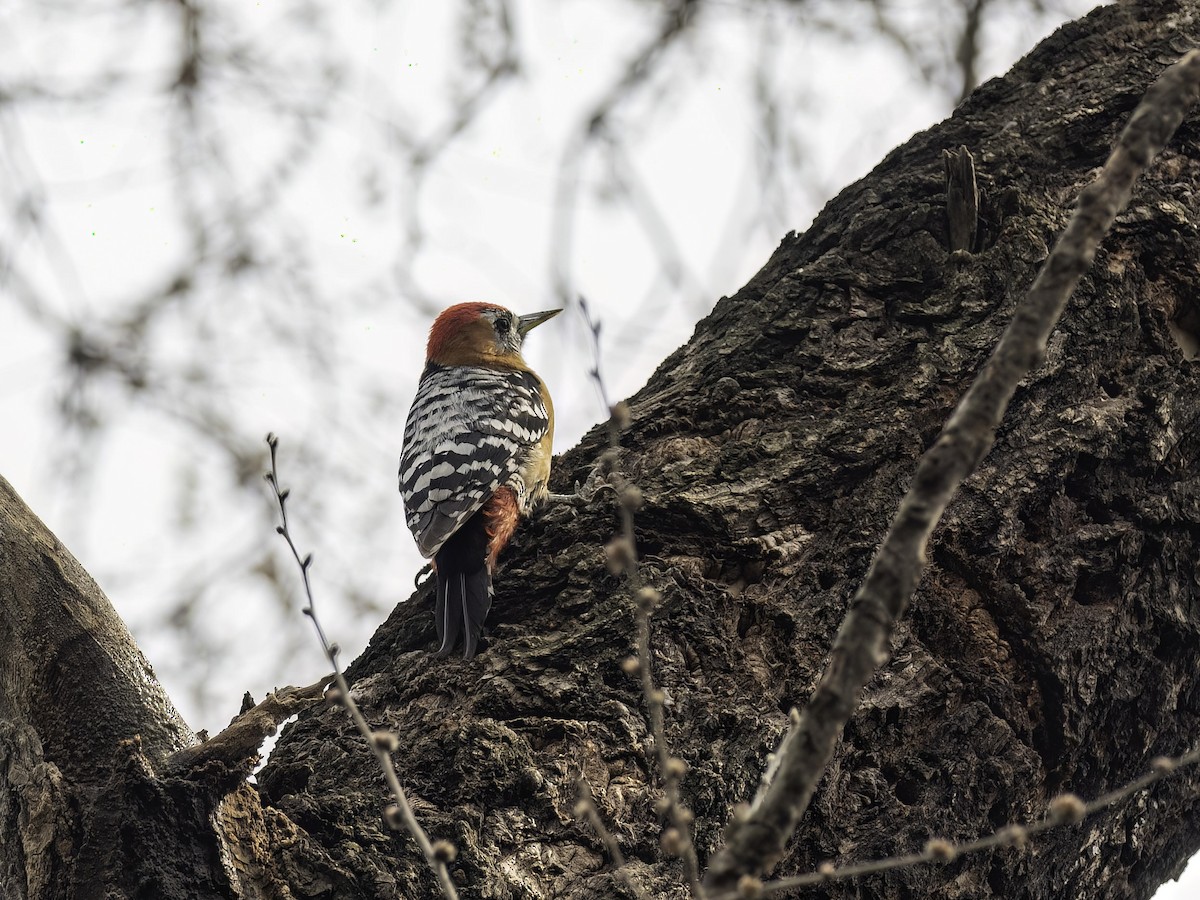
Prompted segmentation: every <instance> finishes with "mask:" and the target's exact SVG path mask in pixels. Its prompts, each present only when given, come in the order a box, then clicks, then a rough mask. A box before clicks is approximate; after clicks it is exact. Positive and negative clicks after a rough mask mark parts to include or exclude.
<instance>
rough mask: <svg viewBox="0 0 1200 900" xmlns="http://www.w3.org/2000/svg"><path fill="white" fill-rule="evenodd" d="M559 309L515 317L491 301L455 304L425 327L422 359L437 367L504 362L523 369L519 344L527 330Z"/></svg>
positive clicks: (555, 313)
mask: <svg viewBox="0 0 1200 900" xmlns="http://www.w3.org/2000/svg"><path fill="white" fill-rule="evenodd" d="M560 312H562V310H561V309H549V310H546V311H545V312H536V313H529V314H527V315H524V316H518V315H516V314H515V313H513V312H512V311H510V310H507V309H505V308H504V307H503V306H497V305H496V304H494V303H459V304H457V305H455V306H451V307H449V308H448V309H445V310H443V311H442V314H441V315H439V316H438V317H437V319H436V320H435V321H434V323H433V327H432V328H431V329H429V346H428V348H427V350H426V354H425V358H426V360H427V361H428V362H431V363H436V364H437V365H441V366H462V365H481V364H482V365H488V364H495V365H508V366H519V367H521V368H524V361H523V360H522V359H521V343H522V341H524V339H525V335H527V334H528V333H529V332H530V330H531V329H533V328H535V327H537V326H538V325H541V324H542V323H543V322H545V321H546V320H547V319H552V318H554V316H557V315H558V314H559V313H560Z"/></svg>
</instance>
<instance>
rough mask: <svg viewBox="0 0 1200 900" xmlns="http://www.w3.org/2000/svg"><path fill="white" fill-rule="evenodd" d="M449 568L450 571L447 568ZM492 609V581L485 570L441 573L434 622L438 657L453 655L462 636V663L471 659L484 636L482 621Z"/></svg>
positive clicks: (483, 567) (439, 572) (439, 570)
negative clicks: (463, 660)
mask: <svg viewBox="0 0 1200 900" xmlns="http://www.w3.org/2000/svg"><path fill="white" fill-rule="evenodd" d="M446 568H448V567H446ZM491 606H492V578H491V575H490V574H489V573H488V570H487V567H486V566H480V567H479V568H478V569H477V570H476V571H474V572H464V571H461V570H459V571H444V570H443V568H442V567H439V569H438V586H437V601H436V603H435V604H434V619H435V622H436V624H437V633H438V642H439V643H440V645H441V646H440V647H439V648H438V651H437V655H438V656H448V655H449V654H450V653H451V652H453V650H454V647H455V645H456V644H457V643H458V640H459V636H460V635H461V636H462V643H463V659H471V658H472V657H473V656H475V651H476V649H477V648H478V647H479V639H480V638H481V637H482V636H483V621H484V619H486V618H487V614H488V610H489V609H491Z"/></svg>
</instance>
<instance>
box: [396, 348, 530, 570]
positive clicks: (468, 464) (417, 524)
mask: <svg viewBox="0 0 1200 900" xmlns="http://www.w3.org/2000/svg"><path fill="white" fill-rule="evenodd" d="M538 387H539V383H538V380H537V376H535V375H533V374H532V373H529V372H520V371H508V372H502V371H496V370H494V369H485V368H476V367H473V366H448V367H441V366H434V365H430V366H428V367H427V368H426V369H425V372H424V374H423V375H422V376H421V384H420V386H419V387H418V388H417V396H416V399H414V400H413V405H412V409H411V410H410V411H409V413H408V424H407V425H406V426H405V428H404V450H403V452H402V453H401V456H400V493H401V495H402V496H403V497H404V510H405V514H406V518H407V520H408V527H409V529H410V530H411V531H412V533H413V536H414V537H415V538H416V539H417V547H418V549H419V550H420V551H421V554H422V555H423V556H424V557H425V558H426V559H432V558H433V557H434V555H435V554H436V553H437V552H438V550H439V549H441V546H442V544H444V543H445V542H446V541H447V540H448V539H449V537H450V536H451V535H452V534H454V532H455V531H457V530H458V529H459V527H460V526H462V524H463V523H464V522H466V521H467V519H469V518H470V517H471V516H472V515H474V514H475V513H476V512H477V511H478V510H479V509H480V508H481V507H482V506H483V505H484V504H485V503H486V502H487V501H488V499H489V498H490V497H491V496H492V494H494V493H495V492H496V490H497V489H498V488H500V487H502V486H504V485H506V484H510V483H512V482H513V481H514V476H515V475H516V474H517V473H518V472H519V471H520V468H521V463H522V460H523V457H524V456H525V454H526V453H527V452H528V451H529V450H530V448H532V447H533V446H534V445H536V444H537V442H538V441H539V440H541V438H542V436H543V435H544V434H545V433H546V430H547V428H549V416H548V415H547V413H546V406H545V404H544V403H543V402H542V397H541V394H540V392H539V390H538ZM517 480H519V479H517Z"/></svg>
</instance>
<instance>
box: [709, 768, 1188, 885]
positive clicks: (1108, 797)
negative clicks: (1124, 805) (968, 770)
mask: <svg viewBox="0 0 1200 900" xmlns="http://www.w3.org/2000/svg"><path fill="white" fill-rule="evenodd" d="M1198 762H1200V750H1192V751H1191V752H1189V753H1185V754H1184V755H1182V756H1176V757H1170V756H1160V757H1157V758H1155V759H1154V760H1152V761H1151V763H1150V771H1149V772H1147V773H1146V774H1145V775H1142V776H1141V777H1139V778H1135V779H1134V780H1133V781H1131V782H1129V783H1128V784H1126V785H1123V786H1122V787H1119V788H1117V789H1115V790H1112V791H1109V792H1108V793H1107V794H1101V795H1100V796H1099V797H1097V798H1096V799H1095V800H1093V801H1091V802H1090V803H1085V802H1084V801H1083V800H1081V799H1080V798H1079V797H1078V796H1076V795H1075V794H1060V795H1059V796H1057V797H1055V798H1054V799H1053V800H1051V801H1050V804H1049V808H1048V810H1047V812H1046V815H1044V816H1043V817H1042V818H1040V819H1038V820H1037V821H1035V822H1029V823H1026V824H1012V825H1006V826H1005V827H1003V828H1001V829H999V830H998V831H994V832H992V833H991V834H988V835H985V836H984V837H979V838H975V839H974V840H971V841H964V842H963V843H961V844H955V843H952V842H950V841H946V840H941V839H938V838H934V839H932V840H929V841H926V842H925V847H924V848H923V849H922V850H921V852H920V853H908V854H905V855H903V856H889V857H887V858H886V859H878V860H872V861H871V862H863V863H854V864H852V865H847V866H834V865H832V864H831V863H824V864H822V865H821V867H820V868H819V869H818V870H817V871H816V872H810V873H808V874H806V875H796V876H793V877H791V878H779V879H777V880H775V881H768V882H765V883H760V884H759V885H758V886H757V887H758V891H759V893H758V894H756V895H755V896H763V897H765V896H768V895H770V894H778V893H782V892H783V891H789V890H795V889H796V888H803V887H811V886H812V885H815V884H822V883H824V882H826V881H845V880H848V879H851V878H858V877H861V876H863V875H874V874H876V873H879V872H889V871H892V870H894V869H902V868H905V867H906V866H915V865H922V864H924V863H943V862H950V861H951V860H954V859H957V858H958V857H960V856H965V855H967V854H968V853H979V852H981V851H983V850H997V849H1000V848H1002V847H1012V848H1014V849H1017V850H1022V849H1024V848H1025V846H1026V844H1028V842H1029V841H1030V839H1032V838H1034V837H1036V836H1037V835H1039V834H1042V833H1044V832H1047V831H1050V830H1051V829H1052V828H1058V827H1059V826H1062V825H1075V824H1078V823H1079V822H1082V821H1083V820H1084V819H1086V818H1088V817H1089V816H1092V815H1094V814H1095V813H1098V812H1102V811H1104V810H1106V809H1108V808H1110V807H1113V806H1116V805H1117V804H1118V803H1120V802H1121V801H1122V800H1126V799H1128V798H1129V797H1132V796H1133V795H1134V794H1136V793H1138V792H1139V791H1144V790H1146V789H1147V788H1149V787H1150V786H1151V785H1153V784H1155V783H1156V782H1158V781H1161V780H1163V779H1164V778H1170V777H1172V776H1174V775H1176V774H1178V773H1180V772H1182V771H1184V770H1185V769H1187V768H1188V767H1190V766H1194V765H1195V764H1196V763H1198ZM740 896H745V895H744V894H739V893H738V892H737V891H731V892H723V893H720V894H717V895H715V896H710V898H709V900H737V898H738V897H740Z"/></svg>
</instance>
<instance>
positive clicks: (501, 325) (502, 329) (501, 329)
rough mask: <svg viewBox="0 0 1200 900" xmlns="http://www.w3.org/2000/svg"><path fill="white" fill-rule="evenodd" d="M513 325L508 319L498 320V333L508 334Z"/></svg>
mask: <svg viewBox="0 0 1200 900" xmlns="http://www.w3.org/2000/svg"><path fill="white" fill-rule="evenodd" d="M511 327H512V325H511V324H510V323H509V321H508V319H497V320H496V334H508V329H509V328H511Z"/></svg>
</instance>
